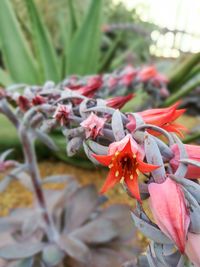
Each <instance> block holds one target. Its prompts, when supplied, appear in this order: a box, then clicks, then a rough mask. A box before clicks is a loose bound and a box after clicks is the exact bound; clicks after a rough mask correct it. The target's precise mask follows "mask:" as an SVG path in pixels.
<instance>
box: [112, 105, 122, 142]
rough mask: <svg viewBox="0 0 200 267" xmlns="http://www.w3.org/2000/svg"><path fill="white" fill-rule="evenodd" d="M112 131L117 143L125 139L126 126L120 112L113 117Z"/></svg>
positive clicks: (116, 112) (117, 111)
mask: <svg viewBox="0 0 200 267" xmlns="http://www.w3.org/2000/svg"><path fill="white" fill-rule="evenodd" d="M112 130H113V134H114V137H115V140H116V141H120V140H122V139H123V138H124V137H125V132H124V125H123V122H122V117H121V112H120V111H119V110H116V111H115V112H114V113H113V115H112Z"/></svg>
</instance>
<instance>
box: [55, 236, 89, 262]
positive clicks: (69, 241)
mask: <svg viewBox="0 0 200 267" xmlns="http://www.w3.org/2000/svg"><path fill="white" fill-rule="evenodd" d="M57 243H58V246H59V247H60V249H62V250H63V251H64V252H65V253H67V255H69V256H70V257H72V258H74V259H76V260H78V261H81V262H86V261H87V258H88V256H89V249H88V247H87V246H86V245H85V244H84V243H82V242H81V241H80V240H77V239H75V238H73V237H69V236H65V235H64V234H63V235H61V236H60V239H59V240H58V242H57Z"/></svg>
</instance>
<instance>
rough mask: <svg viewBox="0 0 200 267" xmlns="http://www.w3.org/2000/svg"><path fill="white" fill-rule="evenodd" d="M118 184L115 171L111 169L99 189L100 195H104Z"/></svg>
mask: <svg viewBox="0 0 200 267" xmlns="http://www.w3.org/2000/svg"><path fill="white" fill-rule="evenodd" d="M118 182H119V178H117V177H116V176H115V171H114V170H112V169H111V170H110V172H109V173H108V176H107V178H106V180H105V183H104V184H103V186H102V188H101V191H100V193H101V194H104V193H105V192H107V191H108V190H109V189H110V188H112V187H113V186H114V185H115V184H116V183H118Z"/></svg>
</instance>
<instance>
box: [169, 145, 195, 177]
mask: <svg viewBox="0 0 200 267" xmlns="http://www.w3.org/2000/svg"><path fill="white" fill-rule="evenodd" d="M184 147H185V149H186V152H187V155H188V158H189V159H192V160H195V161H198V162H200V146H195V145H184ZM171 149H172V151H173V153H174V157H173V158H172V159H171V160H170V164H171V167H172V169H173V171H176V169H177V168H178V165H179V160H180V152H179V148H178V145H177V144H174V145H173V146H172V147H171ZM199 177H200V168H199V167H196V166H193V165H188V170H187V173H186V175H185V178H190V179H197V178H199Z"/></svg>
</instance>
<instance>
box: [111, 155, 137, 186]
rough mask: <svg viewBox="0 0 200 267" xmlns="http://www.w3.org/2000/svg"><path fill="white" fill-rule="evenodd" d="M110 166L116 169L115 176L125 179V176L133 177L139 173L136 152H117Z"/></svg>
mask: <svg viewBox="0 0 200 267" xmlns="http://www.w3.org/2000/svg"><path fill="white" fill-rule="evenodd" d="M109 168H113V170H115V177H116V178H119V179H120V180H121V181H123V180H124V179H125V178H130V179H133V177H134V175H135V173H138V162H137V159H136V155H135V154H130V153H121V152H118V151H117V152H116V153H115V155H114V157H113V159H112V163H111V164H110V165H109Z"/></svg>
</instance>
